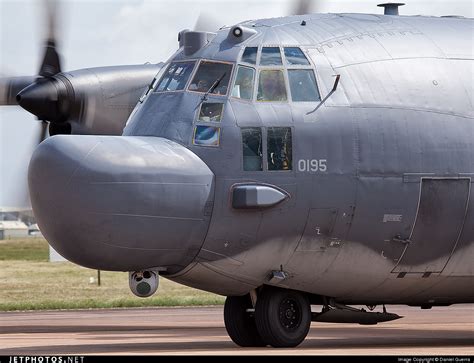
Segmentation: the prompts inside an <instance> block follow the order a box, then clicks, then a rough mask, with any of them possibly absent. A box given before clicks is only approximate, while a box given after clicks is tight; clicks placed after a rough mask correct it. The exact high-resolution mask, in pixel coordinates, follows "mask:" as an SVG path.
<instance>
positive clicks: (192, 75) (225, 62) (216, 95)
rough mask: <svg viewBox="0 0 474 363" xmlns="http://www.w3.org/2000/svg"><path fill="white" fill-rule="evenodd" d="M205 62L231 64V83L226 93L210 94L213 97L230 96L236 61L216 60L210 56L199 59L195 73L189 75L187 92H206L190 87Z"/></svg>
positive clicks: (202, 93) (201, 93) (200, 93)
mask: <svg viewBox="0 0 474 363" xmlns="http://www.w3.org/2000/svg"><path fill="white" fill-rule="evenodd" d="M203 62H211V63H222V64H229V65H230V66H231V67H232V68H231V71H230V77H229V84H228V86H227V92H226V94H222V95H220V94H217V93H209V96H212V97H223V98H225V97H229V95H230V93H231V92H230V89H231V88H232V81H233V79H234V73H235V68H236V63H234V62H228V61H220V60H215V59H208V58H202V59H199V62H198V64H197V66H194V71H193V73H191V76H190V77H189V82H188V84H187V85H186V89H185V90H186V92H190V93H195V94H199V95H204V94H205V92H199V91H194V90H191V89H189V87H190V86H191V82H192V81H193V80H194V77H195V76H196V73H197V71H198V70H199V67H200V66H201V63H203Z"/></svg>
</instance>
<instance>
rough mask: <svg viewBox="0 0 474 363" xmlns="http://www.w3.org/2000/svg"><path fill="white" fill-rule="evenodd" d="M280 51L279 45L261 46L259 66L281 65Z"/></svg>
mask: <svg viewBox="0 0 474 363" xmlns="http://www.w3.org/2000/svg"><path fill="white" fill-rule="evenodd" d="M282 64H283V63H282V61H281V53H280V48H279V47H263V48H262V55H261V56H260V65H261V66H281V65H282Z"/></svg>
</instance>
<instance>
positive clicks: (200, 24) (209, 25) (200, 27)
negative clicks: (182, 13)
mask: <svg viewBox="0 0 474 363" xmlns="http://www.w3.org/2000/svg"><path fill="white" fill-rule="evenodd" d="M222 25H223V24H222V23H221V22H220V21H219V20H218V19H217V18H215V17H213V16H211V15H209V14H208V13H203V12H201V13H200V14H199V16H198V18H197V20H196V24H195V25H194V31H196V32H215V31H217V30H218V29H219V28H221V27H222Z"/></svg>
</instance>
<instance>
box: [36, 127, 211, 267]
mask: <svg viewBox="0 0 474 363" xmlns="http://www.w3.org/2000/svg"><path fill="white" fill-rule="evenodd" d="M28 182H29V188H30V197H31V203H32V207H33V211H34V213H35V216H36V219H37V221H38V224H39V226H40V228H41V231H42V233H43V235H44V236H45V238H46V239H47V240H48V242H49V243H50V244H51V245H52V246H53V248H54V249H56V250H57V251H58V252H59V253H60V254H61V255H63V256H64V257H65V258H67V259H68V260H70V261H72V262H75V263H77V264H79V265H82V266H85V267H90V268H95V269H102V270H114V271H136V270H142V269H149V268H153V267H160V268H164V269H167V270H168V271H169V272H170V273H174V272H177V271H179V270H180V269H182V268H183V267H185V266H186V265H188V264H189V263H190V262H191V261H192V260H193V258H194V257H195V256H196V255H197V253H198V252H199V249H200V247H201V245H202V243H203V241H204V238H205V236H206V233H207V229H208V225H209V220H210V215H211V212H212V205H213V196H214V174H213V173H212V171H211V170H210V169H209V168H208V167H207V165H206V164H205V163H204V162H203V161H202V160H201V159H200V158H199V157H197V156H196V155H195V154H194V153H192V152H191V151H190V150H188V149H186V148H185V147H183V146H181V145H179V144H177V143H175V142H172V141H170V140H167V139H163V138H157V137H134V136H128V137H127V136H82V135H81V136H79V135H73V136H70V135H58V136H54V137H51V138H49V139H47V140H46V141H44V142H42V143H41V144H40V145H39V146H38V148H37V149H36V151H35V152H34V154H33V156H32V159H31V162H30V166H29V171H28Z"/></svg>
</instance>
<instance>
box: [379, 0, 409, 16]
mask: <svg viewBox="0 0 474 363" xmlns="http://www.w3.org/2000/svg"><path fill="white" fill-rule="evenodd" d="M403 5H405V4H404V3H385V4H378V5H377V6H380V7H382V8H383V9H384V11H383V14H384V15H398V7H399V6H403Z"/></svg>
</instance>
